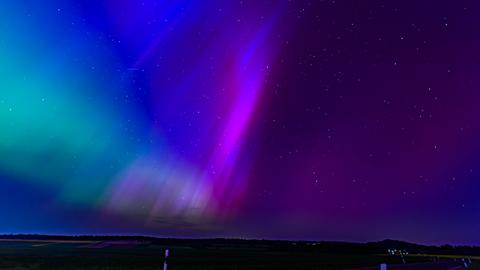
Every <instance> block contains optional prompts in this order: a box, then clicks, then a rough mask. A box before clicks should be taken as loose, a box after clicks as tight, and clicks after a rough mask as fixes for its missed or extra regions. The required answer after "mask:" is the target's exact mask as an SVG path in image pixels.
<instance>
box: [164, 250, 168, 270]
mask: <svg viewBox="0 0 480 270" xmlns="http://www.w3.org/2000/svg"><path fill="white" fill-rule="evenodd" d="M168 253H169V252H168V248H167V249H166V250H165V261H164V263H163V270H168V264H167V260H168Z"/></svg>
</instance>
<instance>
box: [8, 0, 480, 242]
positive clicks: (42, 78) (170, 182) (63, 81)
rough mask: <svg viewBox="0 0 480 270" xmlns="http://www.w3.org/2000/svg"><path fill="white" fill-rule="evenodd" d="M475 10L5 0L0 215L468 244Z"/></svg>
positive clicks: (160, 231) (199, 231)
mask: <svg viewBox="0 0 480 270" xmlns="http://www.w3.org/2000/svg"><path fill="white" fill-rule="evenodd" d="M479 14H480V4H478V3H476V2H474V1H442V3H438V1H430V0H429V1H421V3H418V1H373V0H372V1H370V0H367V1H339V0H337V1H334V0H328V1H327V0H325V1H321V0H319V1H307V0H298V1H288V0H285V1H284V0H278V1H268V0H267V1H249V0H243V1H195V0H167V1H153V0H146V1H133V0H132V1H129V0H122V1H113V0H106V1H66V0H65V1H60V0H51V1H48V2H46V3H40V2H39V1H2V2H1V3H0V233H48V234H147V235H157V236H181V237H218V236H221V237H247V238H273V239H309V240H348V241H370V240H379V239H384V238H395V239H400V240H408V241H414V242H421V243H434V244H439V243H454V244H480V236H479V235H478V233H475V232H476V230H477V228H478V227H479V226H480V216H479V213H480V212H479V210H480V201H479V199H478V195H477V194H478V191H479V190H480V189H479V188H480V182H479V181H478V177H479V175H480V173H479V170H480V166H479V165H478V161H479V160H480V155H479V153H480V152H479V150H480V149H479V147H480V144H479V143H478V142H477V138H478V136H480V122H479V116H480V107H479V106H478V103H479V101H480V94H479V93H478V86H479V85H480V76H478V75H477V73H478V69H479V63H480V58H479V57H478V52H477V51H478V48H480V34H479V33H478V26H479V22H480V21H479V16H478V15H479Z"/></svg>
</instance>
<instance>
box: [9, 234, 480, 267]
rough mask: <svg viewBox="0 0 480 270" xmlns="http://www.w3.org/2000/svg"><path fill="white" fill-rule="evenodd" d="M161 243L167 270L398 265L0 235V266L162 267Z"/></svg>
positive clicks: (253, 250)
mask: <svg viewBox="0 0 480 270" xmlns="http://www.w3.org/2000/svg"><path fill="white" fill-rule="evenodd" d="M166 248H169V250H170V257H169V263H168V269H172V270H177V269H206V270H207V269H348V268H362V267H370V266H375V267H378V265H379V264H380V263H382V262H383V263H388V264H401V259H400V257H398V256H387V255H384V254H352V253H348V254H338V253H325V252H320V251H319V250H305V249H292V250H282V248H279V249H276V250H275V249H272V248H271V247H263V248H262V247H232V246H231V245H230V246H222V245H217V246H209V245H206V246H193V247H192V246H186V245H178V246H164V245H158V244H152V243H142V242H139V243H133V244H132V243H128V242H126V243H123V242H108V241H107V242H99V241H81V242H78V241H38V242H30V241H20V242H17V241H12V240H8V241H1V240H0V269H15V270H27V269H28V270H30V269H32V270H33V269H42V270H43V269H49V270H50V269H92V270H93V269H112V270H116V269H119V270H120V269H139V270H142V269H145V270H146V269H163V262H164V251H165V249H166ZM283 249H284V248H283ZM407 260H408V263H415V262H431V261H432V258H431V257H426V256H410V257H408V258H407ZM444 260H447V259H444ZM449 260H451V259H449ZM428 269H431V268H428ZM472 269H478V268H476V267H473V268H472Z"/></svg>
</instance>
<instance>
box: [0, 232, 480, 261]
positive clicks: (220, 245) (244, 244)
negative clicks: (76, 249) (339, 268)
mask: <svg viewBox="0 0 480 270" xmlns="http://www.w3.org/2000/svg"><path fill="white" fill-rule="evenodd" d="M0 239H8V240H32V241H35V240H39V241H53V240H61V241H134V242H136V243H137V244H139V245H162V246H172V247H173V246H184V247H191V248H209V249H225V248H229V249H244V248H245V249H260V250H272V251H291V252H295V251H298V252H305V251H311V252H321V253H352V254H353V253H355V254H385V253H387V250H388V249H396V250H404V251H407V252H408V253H410V254H438V255H447V254H448V255H466V256H474V255H476V256H478V255H480V247H478V246H452V245H443V246H428V245H420V244H413V243H408V242H403V241H396V240H383V241H380V242H368V243H350V242H331V241H286V240H254V239H228V238H212V239H187V238H157V237H150V236H96V235H95V236H94V235H81V236H65V235H37V234H10V235H0Z"/></svg>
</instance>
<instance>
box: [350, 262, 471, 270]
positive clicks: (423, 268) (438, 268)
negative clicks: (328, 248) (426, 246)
mask: <svg viewBox="0 0 480 270" xmlns="http://www.w3.org/2000/svg"><path fill="white" fill-rule="evenodd" d="M379 269H380V266H378V267H368V268H357V269H354V270H379ZM461 269H465V267H464V266H463V263H461V262H436V263H434V262H428V263H411V264H398V265H388V267H387V270H461ZM351 270H353V269H351Z"/></svg>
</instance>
